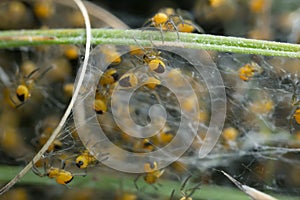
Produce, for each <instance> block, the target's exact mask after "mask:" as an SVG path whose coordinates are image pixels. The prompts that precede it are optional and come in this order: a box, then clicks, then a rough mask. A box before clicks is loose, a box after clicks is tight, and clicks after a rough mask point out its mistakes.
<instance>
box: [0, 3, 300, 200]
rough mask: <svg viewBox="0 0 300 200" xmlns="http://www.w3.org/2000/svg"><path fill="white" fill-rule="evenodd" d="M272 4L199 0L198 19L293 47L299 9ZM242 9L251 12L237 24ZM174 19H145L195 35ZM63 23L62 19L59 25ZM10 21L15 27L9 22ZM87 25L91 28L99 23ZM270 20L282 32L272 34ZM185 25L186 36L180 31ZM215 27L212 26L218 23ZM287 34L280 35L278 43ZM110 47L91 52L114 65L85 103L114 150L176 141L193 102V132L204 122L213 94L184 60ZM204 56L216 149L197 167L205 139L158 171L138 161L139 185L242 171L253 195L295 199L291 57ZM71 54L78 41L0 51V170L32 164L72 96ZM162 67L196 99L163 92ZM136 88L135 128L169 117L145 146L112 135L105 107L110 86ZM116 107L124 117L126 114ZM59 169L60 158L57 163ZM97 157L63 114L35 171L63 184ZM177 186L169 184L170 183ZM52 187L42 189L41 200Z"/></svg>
mask: <svg viewBox="0 0 300 200" xmlns="http://www.w3.org/2000/svg"><path fill="white" fill-rule="evenodd" d="M24 2H26V3H24ZM274 2H275V1H267V0H251V1H241V2H239V6H241V7H238V5H237V2H236V1H233V0H210V1H207V0H202V1H197V3H196V4H197V5H198V6H196V7H195V11H197V12H195V14H196V20H197V21H198V22H200V24H201V26H202V27H203V28H204V29H205V31H206V30H207V29H208V30H210V29H209V28H211V27H209V25H210V26H214V24H217V25H218V26H219V27H221V28H223V29H222V30H218V29H217V30H216V31H217V32H218V31H219V32H221V33H225V34H231V35H240V36H246V35H247V36H248V37H251V38H263V39H274V38H275V39H277V38H280V40H281V41H291V42H298V43H299V35H300V34H299V32H300V31H299V30H300V29H299V25H298V24H297V23H296V22H297V16H299V10H298V11H294V12H293V13H290V12H286V13H283V14H282V15H279V14H278V13H277V14H276V15H275V16H273V13H274V12H275V13H276V9H275V8H274V7H272V4H275V3H274ZM277 4H278V3H276V5H277ZM203 5H204V6H203ZM238 8H239V9H238ZM61 10H63V11H64V12H61ZM269 11H271V13H272V15H271V14H270V12H269ZM162 14H164V15H166V18H165V19H166V21H163V22H162V23H159V21H158V20H161V19H164V18H159V17H161V16H162ZM241 14H243V15H248V16H249V17H247V19H246V18H242V17H239V16H241ZM181 15H182V13H179V12H178V11H174V10H173V9H162V10H160V11H158V13H157V14H156V15H155V16H156V17H155V16H153V17H152V18H151V19H150V21H149V23H150V24H148V25H150V26H154V27H155V28H158V29H161V30H162V31H183V32H193V31H194V30H193V28H196V27H197V26H196V25H195V23H194V22H190V21H187V20H190V18H189V17H188V16H186V15H183V16H182V19H181V18H180V16H181ZM0 16H1V17H2V18H1V19H2V23H1V24H0V28H1V29H14V28H36V27H46V28H47V27H49V28H52V27H57V26H60V27H61V26H63V27H83V26H84V24H83V20H82V18H81V15H80V13H79V12H78V11H74V10H73V9H71V8H67V9H66V8H65V7H60V6H58V4H55V3H53V2H52V1H47V0H41V1H29V0H28V1H6V2H4V3H2V2H1V6H0ZM72 16H73V17H72ZM271 16H272V17H271ZM61 18H64V19H67V20H58V19H61ZM11 19H13V20H12V21H13V23H10V22H11V21H10V20H11ZM233 19H245V20H250V21H251V23H252V24H251V26H248V27H244V26H243V24H241V23H233V22H232V21H231V20H233ZM258 19H263V21H264V23H260V22H259V20H258ZM279 19H280V20H279ZM275 20H278V23H272V21H275ZM57 22H60V23H61V24H59V23H57ZM99 23H100V22H99ZM93 24H94V26H95V24H98V22H94V23H93ZM208 24H209V25H208ZM220 24H222V26H221V25H220ZM244 24H248V23H244ZM261 24H264V26H263V27H262V25H261ZM270 24H272V25H274V26H276V30H277V29H279V30H280V31H276V32H275V31H274V29H271V26H269V25H270ZM181 26H182V27H183V28H186V29H187V30H188V31H184V30H182V29H181V28H182V27H181ZM211 29H212V30H214V27H213V28H211ZM200 30H201V29H200ZM209 32H210V31H209ZM219 32H218V33H219ZM237 32H238V34H237ZM283 33H288V34H286V35H287V36H286V35H284V34H283ZM118 48H122V47H118V46H109V45H107V46H106V48H103V49H102V52H99V53H100V54H101V55H103V57H104V58H105V59H106V62H110V63H111V65H110V66H109V68H108V69H105V70H103V69H100V70H99V69H97V70H98V71H101V73H99V85H98V87H97V91H96V95H95V101H94V104H93V105H90V106H91V107H92V108H93V109H94V110H95V112H96V114H97V117H98V120H99V124H100V125H101V126H102V127H103V129H104V131H105V133H106V135H107V137H108V138H109V139H110V140H111V141H113V142H114V143H115V144H116V145H117V146H119V147H120V148H123V149H126V150H127V151H131V152H138V153H148V152H153V151H155V150H157V149H158V148H162V147H164V146H166V145H167V144H168V143H169V142H170V141H172V139H173V138H174V136H175V134H176V131H177V129H178V118H179V117H180V109H185V110H186V111H187V112H188V111H189V110H190V109H192V107H193V105H194V102H195V101H198V103H199V105H200V107H199V109H200V116H199V119H198V120H199V126H203V127H205V128H207V127H208V124H209V119H210V113H209V104H210V100H209V97H208V96H209V94H208V91H207V88H206V85H205V83H204V81H203V79H202V78H201V76H200V75H199V74H197V72H195V71H193V68H192V66H191V64H189V63H188V62H186V61H185V60H184V59H182V58H181V57H179V56H178V55H175V54H172V53H170V52H167V51H165V50H162V49H160V48H159V47H149V48H147V47H144V48H141V47H138V46H136V47H126V48H128V51H129V53H128V54H125V55H120V54H119V53H118ZM210 53H211V56H212V57H213V58H214V59H215V62H216V64H217V66H218V68H219V71H220V72H221V74H222V77H223V80H224V84H225V87H226V92H227V118H226V123H225V127H224V129H223V130H222V136H221V138H220V140H219V143H218V144H217V145H216V147H215V149H214V150H213V152H212V153H211V154H210V155H208V156H207V157H206V158H205V159H202V160H199V159H198V158H197V155H196V153H195V152H197V150H198V149H199V148H200V147H201V145H202V143H201V140H199V139H195V141H194V142H193V144H192V146H191V148H190V149H189V150H188V151H187V152H186V153H185V154H184V155H183V157H182V158H180V159H179V160H178V161H177V162H174V163H173V164H172V165H170V166H169V167H168V168H166V169H160V170H158V169H157V163H156V162H145V165H144V170H145V173H144V174H143V178H144V180H145V182H146V183H147V184H151V185H152V184H154V185H155V186H154V187H156V188H158V189H160V187H159V184H157V183H159V182H160V181H159V180H158V179H160V178H163V179H164V178H165V179H167V178H168V179H173V178H174V176H181V175H182V174H184V173H189V174H193V175H194V176H197V177H198V178H197V180H198V181H199V182H202V183H203V184H211V183H217V184H218V183H220V184H221V183H222V182H223V181H222V180H224V179H222V180H220V177H218V178H217V179H214V177H215V176H216V172H215V171H213V170H212V168H221V169H226V170H227V171H230V172H231V173H235V174H242V175H243V178H244V179H245V181H246V182H247V183H249V184H253V183H254V184H253V185H255V186H257V187H258V188H262V189H265V188H266V186H268V187H269V188H271V187H272V188H273V190H274V191H279V188H280V189H281V191H287V192H290V193H296V194H299V192H297V191H295V188H297V187H299V185H300V183H299V180H298V178H297V177H298V174H299V167H298V166H297V165H295V164H293V163H295V162H297V161H298V160H299V158H298V157H299V154H298V153H297V152H298V149H299V143H300V142H299V141H300V125H299V121H300V117H299V115H300V114H299V94H300V91H299V84H298V83H299V80H298V76H297V74H298V70H297V67H298V66H299V60H297V59H284V58H265V57H256V56H249V55H236V54H225V53H219V54H218V53H216V52H210ZM79 54H80V52H79V47H78V46H74V45H70V46H69V45H63V46H59V47H58V46H55V47H44V46H43V47H32V48H22V49H14V50H1V54H0V57H1V59H0V67H1V68H0V70H1V73H0V79H1V84H0V88H1V92H2V94H1V95H0V99H1V102H3V106H2V107H1V108H0V112H1V113H0V115H1V116H0V118H1V119H0V121H1V124H0V134H1V135H0V142H1V145H0V147H1V163H3V164H7V163H11V164H20V161H21V164H23V160H25V161H27V162H28V161H29V160H30V158H31V157H32V156H31V155H34V153H35V152H36V151H38V150H39V149H40V147H41V146H42V145H43V144H45V142H46V140H47V139H48V138H49V136H50V134H51V133H52V131H53V129H54V128H55V127H56V125H57V123H58V121H59V117H60V116H61V112H62V111H63V109H64V108H65V106H66V104H67V103H68V100H69V98H70V97H71V95H72V91H73V84H72V83H73V80H74V75H75V71H76V68H77V67H76V66H77V64H78V59H79ZM16 58H17V59H16ZM166 69H168V70H166ZM165 71H167V72H168V75H169V76H170V77H171V78H172V79H173V84H174V85H176V87H181V85H180V84H181V82H180V78H179V77H180V76H182V75H183V76H184V77H186V78H187V79H188V80H190V81H191V83H193V84H192V86H193V88H194V89H195V91H198V93H197V100H196V99H194V98H192V97H191V98H189V97H187V98H186V102H185V103H184V104H183V105H182V107H181V108H180V107H179V105H178V102H177V101H176V97H175V96H174V95H172V93H171V92H170V91H169V90H168V88H165V87H163V86H162V85H161V81H162V80H161V79H160V78H159V77H160V74H163V73H164V72H165ZM179 75H180V76H179ZM140 81H143V82H145V84H144V86H143V87H140V88H138V89H137V90H136V91H135V95H134V96H133V98H132V99H131V103H130V113H131V117H132V119H133V120H134V122H135V123H137V124H140V125H147V124H148V123H149V116H148V110H149V108H150V106H151V105H152V104H156V103H159V104H162V105H163V107H164V108H166V110H167V113H168V118H167V124H166V125H165V127H164V128H163V129H162V130H161V131H160V132H159V133H158V134H157V135H155V136H153V137H149V138H143V139H138V138H134V137H131V136H129V134H127V133H126V132H124V131H122V130H120V129H119V128H118V126H117V125H116V123H115V122H114V121H113V118H112V115H111V114H112V113H111V112H112V111H111V106H110V104H111V99H110V98H111V94H112V93H111V92H112V91H113V90H114V88H115V87H116V86H119V87H121V88H122V89H123V90H127V89H130V88H131V87H135V86H136V85H137V84H138V83H139V82H140ZM147 81H149V82H148V83H147ZM120 112H121V113H122V110H120ZM29 124H30V125H29ZM32 124H33V125H32ZM128 126H130V124H128ZM290 133H292V134H290ZM204 137H205V132H199V133H198V138H201V139H203V138H204ZM24 138H25V140H24ZM106 157H109V154H108V155H104V156H103V159H106ZM61 162H63V163H64V164H63V165H62V166H61V165H60V164H61ZM98 162H99V161H98V160H96V159H95V157H94V156H93V155H91V154H90V153H89V152H88V151H87V150H86V149H84V147H82V144H81V143H80V139H79V138H78V135H77V133H76V129H75V127H74V125H73V122H72V120H71V119H70V120H69V121H68V122H67V124H66V126H65V127H64V130H63V132H62V133H61V134H60V135H59V137H58V138H56V139H55V141H54V143H53V144H52V145H51V146H50V147H49V149H48V150H47V152H46V154H45V155H44V158H43V159H41V160H40V161H39V162H38V163H37V164H36V167H40V168H43V167H44V168H45V170H44V171H42V170H39V171H37V170H36V169H34V172H35V173H36V174H38V175H39V176H48V177H49V178H53V179H55V181H56V182H57V183H59V184H63V185H65V184H67V183H68V182H70V181H71V180H72V178H73V177H74V176H77V175H86V174H90V173H91V174H93V175H94V173H93V172H92V170H93V169H91V170H88V171H87V168H95V167H97V166H98V164H99V163H98ZM286 169H288V170H286ZM97 170H101V169H99V168H97ZM287 171H288V172H287ZM105 173H106V174H107V173H111V171H108V172H107V171H104V172H103V173H102V172H101V175H105ZM253 174H254V176H253ZM95 176H96V175H95ZM111 176H113V175H111ZM116 176H118V175H116ZM119 176H120V177H122V176H125V175H124V174H122V175H119ZM134 177H135V175H134ZM129 178H132V177H129ZM175 180H176V181H177V179H176V178H175ZM215 180H216V181H215ZM89 181H91V180H90V179H89ZM132 182H133V181H132ZM116 185H117V184H116ZM140 185H142V184H141V183H140V182H136V187H137V188H138V189H139V192H138V193H137V192H136V191H134V192H126V191H123V190H120V188H121V187H119V186H117V187H116V188H117V190H116V191H115V192H113V193H112V192H109V193H108V194H106V193H105V192H103V191H100V192H99V191H94V190H91V189H86V190H85V192H83V191H82V190H80V191H77V190H76V189H75V188H73V190H70V191H69V190H67V192H65V194H63V192H62V191H59V192H56V193H54V192H53V194H56V195H57V196H62V195H65V196H63V197H62V198H66V199H68V198H74V197H79V196H80V195H85V197H84V198H92V197H94V196H97V197H99V196H100V197H103V198H107V199H109V198H115V199H137V198H138V196H139V197H140V196H145V194H147V193H145V194H144V193H143V192H141V190H143V188H142V187H141V186H140ZM184 185H185V184H183V186H184ZM163 186H164V185H162V188H163ZM141 188H142V189H141ZM55 189H57V188H56V187H54V189H53V190H55ZM177 189H178V188H177ZM29 190H31V193H32V191H39V192H40V188H38V189H36V188H34V187H32V188H30V189H29ZM49 190H50V192H49ZM53 190H52V189H49V187H47V191H48V193H49V194H48V193H47V194H48V196H49V195H51V191H53ZM181 190H182V191H181V192H182V193H183V196H184V197H182V198H188V199H189V198H191V197H192V196H190V193H193V192H197V190H189V191H184V187H182V188H181ZM99 193H100V194H99ZM7 195H8V199H14V197H15V196H13V195H19V196H26V191H25V190H23V189H22V188H16V189H14V190H12V191H11V193H7ZM27 195H28V194H27ZM57 196H56V197H57ZM147 197H149V196H147V195H146V198H145V199H147Z"/></svg>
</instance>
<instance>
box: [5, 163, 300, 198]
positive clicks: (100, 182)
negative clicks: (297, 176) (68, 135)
mask: <svg viewBox="0 0 300 200" xmlns="http://www.w3.org/2000/svg"><path fill="white" fill-rule="evenodd" d="M19 170H20V167H11V166H0V171H1V173H0V183H1V182H7V181H9V180H10V179H11V178H12V177H13V176H14V175H15V174H16V173H18V172H19ZM97 170H99V168H98V169H97V168H96V169H94V170H93V171H91V170H89V171H88V175H87V176H86V177H75V178H74V180H73V181H72V182H71V183H70V186H71V187H72V188H77V187H79V188H81V189H82V188H84V187H86V188H95V189H97V190H98V189H99V188H101V190H103V191H109V192H111V191H115V190H119V189H120V180H121V178H120V177H122V185H123V189H124V191H128V192H137V189H136V188H135V186H134V179H135V177H136V175H133V176H130V175H126V174H125V175H124V174H122V175H118V173H117V172H116V173H101V174H100V175H99V177H96V176H97V174H99V172H98V171H97ZM142 179H143V178H142V177H141V178H140V179H139V181H138V186H139V188H144V190H143V192H142V194H143V193H145V194H156V195H159V196H160V197H166V199H168V197H169V196H170V194H171V192H172V190H173V189H175V190H176V193H175V194H177V195H180V192H179V191H178V190H179V189H180V186H181V183H180V182H179V181H172V180H166V179H163V177H162V179H160V180H159V181H158V182H159V183H160V184H161V185H162V186H161V187H160V186H158V185H157V187H159V189H158V190H155V189H154V188H153V187H151V186H150V185H147V184H145V183H144V181H143V180H142ZM18 184H20V185H21V184H32V185H38V186H40V185H45V186H47V185H54V184H56V183H55V180H54V179H49V178H48V177H43V178H41V177H39V176H37V175H35V174H33V173H32V172H31V173H27V174H26V175H25V176H24V177H23V178H22V179H21V180H20V181H19V182H18ZM56 185H57V184H56ZM192 185H194V183H191V186H190V187H192ZM61 187H64V186H61ZM274 196H275V197H276V198H278V199H279V200H296V199H297V198H296V197H290V196H283V195H274ZM193 197H194V199H203V200H205V199H210V200H232V199H239V200H249V197H248V196H246V195H245V194H244V193H243V192H241V191H240V190H238V189H236V188H234V187H233V188H230V187H225V186H223V187H222V186H216V185H201V186H200V189H199V190H197V191H196V192H195V193H194V195H193ZM175 199H177V198H175Z"/></svg>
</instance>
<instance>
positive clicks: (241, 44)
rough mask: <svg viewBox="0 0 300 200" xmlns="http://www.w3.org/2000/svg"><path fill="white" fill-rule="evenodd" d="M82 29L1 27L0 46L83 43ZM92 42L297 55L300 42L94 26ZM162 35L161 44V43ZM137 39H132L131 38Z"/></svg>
mask: <svg viewBox="0 0 300 200" xmlns="http://www.w3.org/2000/svg"><path fill="white" fill-rule="evenodd" d="M84 34H85V32H84V29H50V30H21V31H20V30H18V31H1V32H0V48H11V47H20V46H34V45H54V44H84V43H85V37H84ZM92 34H93V39H92V41H91V43H92V44H115V45H137V42H138V44H139V45H141V46H149V45H153V44H154V45H165V46H177V47H182V48H193V49H204V50H214V51H222V52H235V53H243V54H259V55H265V56H284V57H296V58H300V45H297V44H289V43H280V42H273V41H264V40H254V39H245V38H238V37H226V36H215V35H207V34H192V33H179V38H178V35H177V34H176V33H174V32H168V33H163V34H162V33H160V32H159V31H146V30H145V31H141V30H116V29H93V30H92ZM162 35H163V41H164V42H163V44H162ZM134 38H135V40H136V41H137V42H136V41H135V40H134Z"/></svg>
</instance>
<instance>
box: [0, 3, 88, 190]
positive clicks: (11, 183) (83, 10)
mask: <svg viewBox="0 0 300 200" xmlns="http://www.w3.org/2000/svg"><path fill="white" fill-rule="evenodd" d="M73 1H74V2H75V3H76V5H77V6H78V8H79V9H80V11H81V13H82V15H83V18H84V21H85V25H86V29H85V30H84V32H85V38H86V42H85V44H86V45H85V57H84V60H83V64H82V68H81V72H80V75H79V80H78V84H77V87H76V88H75V90H74V94H73V96H72V99H71V101H70V103H69V105H68V107H67V109H66V111H65V113H64V115H63V116H62V118H61V120H60V122H59V124H58V126H57V127H56V128H55V130H54V131H53V133H52V134H51V136H50V137H49V139H48V140H47V142H46V143H45V144H44V146H43V147H42V148H41V149H40V151H39V152H37V153H36V155H35V156H34V158H33V159H32V161H31V162H29V163H28V164H27V165H26V166H25V167H24V168H23V169H22V170H21V171H20V172H19V173H16V174H17V175H16V176H15V177H14V178H13V179H11V180H10V181H9V182H8V183H7V184H6V185H4V186H3V187H2V188H1V189H0V195H1V194H3V193H5V192H7V191H8V190H9V189H10V188H11V187H12V186H14V184H16V183H17V182H18V181H19V180H20V179H21V178H22V177H23V176H24V175H25V174H26V173H27V172H28V171H29V170H30V169H31V168H32V166H33V165H34V164H35V163H36V162H37V161H38V160H40V159H41V158H42V156H43V155H44V154H45V152H46V151H47V149H48V148H49V146H50V145H51V144H52V143H53V141H54V140H55V138H56V137H57V135H58V134H59V132H60V131H61V129H62V127H63V126H64V124H65V122H66V121H67V118H68V116H69V115H70V113H71V111H72V108H73V106H74V103H75V101H76V99H77V96H78V94H79V90H80V87H81V84H82V82H83V78H84V76H85V72H86V69H87V65H88V59H89V55H90V47H91V42H90V41H91V23H90V20H89V15H88V12H87V10H86V8H85V6H84V4H83V3H82V1H81V0H73Z"/></svg>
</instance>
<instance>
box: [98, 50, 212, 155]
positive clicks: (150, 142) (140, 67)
mask: <svg viewBox="0 0 300 200" xmlns="http://www.w3.org/2000/svg"><path fill="white" fill-rule="evenodd" d="M118 48H128V47H118V46H117V47H115V46H111V45H105V46H102V47H101V48H99V49H100V50H99V52H101V53H102V54H101V55H102V57H103V60H105V62H109V63H111V64H110V65H109V66H108V68H107V69H104V71H103V72H102V73H100V75H99V83H98V86H97V89H96V93H95V101H94V104H93V109H94V111H95V112H96V113H97V115H98V116H97V118H98V121H99V124H100V126H101V127H103V130H104V132H105V134H106V135H107V137H108V138H109V139H110V140H111V141H113V142H114V143H115V144H116V145H118V146H119V147H121V148H124V149H126V150H128V151H131V152H139V153H146V152H151V151H156V150H157V149H159V148H162V147H164V146H165V145H167V144H168V143H169V142H170V141H171V140H172V139H173V137H174V136H175V135H176V132H177V129H178V127H179V122H180V117H181V116H180V115H181V109H182V110H184V111H185V112H190V111H191V110H192V109H193V107H194V106H195V102H198V103H199V104H200V105H201V108H199V109H200V110H201V112H200V115H199V116H198V118H197V120H199V121H200V123H201V124H202V125H203V126H207V122H208V121H207V118H208V117H209V113H208V111H207V109H208V107H209V106H208V104H209V97H208V91H207V88H206V86H205V82H204V80H203V79H202V77H201V75H200V74H199V73H198V72H197V71H196V70H195V69H194V68H193V65H192V64H190V63H189V62H188V61H187V60H185V59H184V58H182V57H180V56H179V55H176V54H174V53H172V52H168V51H166V50H162V49H159V48H158V47H149V48H143V47H138V46H132V47H129V48H128V53H127V54H124V55H120V54H119V53H118ZM101 55H99V56H101ZM112 55H114V56H112ZM99 68H100V71H101V70H103V69H102V66H99ZM98 71H99V70H98ZM164 77H168V80H169V84H171V85H173V86H174V87H173V88H175V89H178V90H180V88H182V87H184V85H183V84H184V82H183V77H184V78H185V79H186V80H188V81H189V83H191V84H192V87H193V89H194V90H195V91H196V92H197V98H195V97H194V96H187V97H186V98H185V100H184V101H183V104H182V105H181V108H180V105H179V103H178V101H177V99H176V96H175V95H174V94H173V91H171V90H170V89H169V88H166V87H165V86H163V85H162V82H163V81H165V80H164ZM140 83H143V84H142V86H141V87H138V88H137V89H136V90H135V91H134V94H133V96H132V98H131V99H130V105H129V112H130V117H131V118H132V120H133V121H132V120H129V119H128V121H127V122H126V123H127V124H126V126H127V127H130V126H131V123H136V124H138V125H141V126H146V125H147V124H149V123H150V117H149V115H148V111H149V109H150V107H151V106H152V105H154V104H160V105H162V106H163V107H164V108H165V109H166V112H167V114H168V115H167V120H166V121H167V122H166V124H165V125H164V127H163V128H162V129H161V130H160V131H159V133H158V134H155V135H154V136H152V137H149V138H147V137H146V138H135V137H132V136H130V133H126V131H125V130H122V128H120V127H118V125H117V124H116V123H115V121H114V118H113V113H112V111H111V96H112V92H113V91H114V90H124V91H127V90H129V89H131V88H135V87H137V85H138V84H140ZM117 87H118V88H117ZM120 103H121V104H122V101H120ZM125 103H126V102H123V104H124V105H123V104H122V105H119V106H118V108H120V110H118V111H117V112H118V113H119V116H120V118H122V119H123V120H125V121H126V119H127V118H126V116H125V115H123V114H122V113H125V110H124V109H125V108H126V107H127V106H128V105H126V104H125ZM122 108H123V109H122ZM154 117H155V116H154ZM154 125H155V122H154ZM153 131H156V130H155V129H154V130H153ZM142 134H143V133H140V137H142V136H143V135H142Z"/></svg>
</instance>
